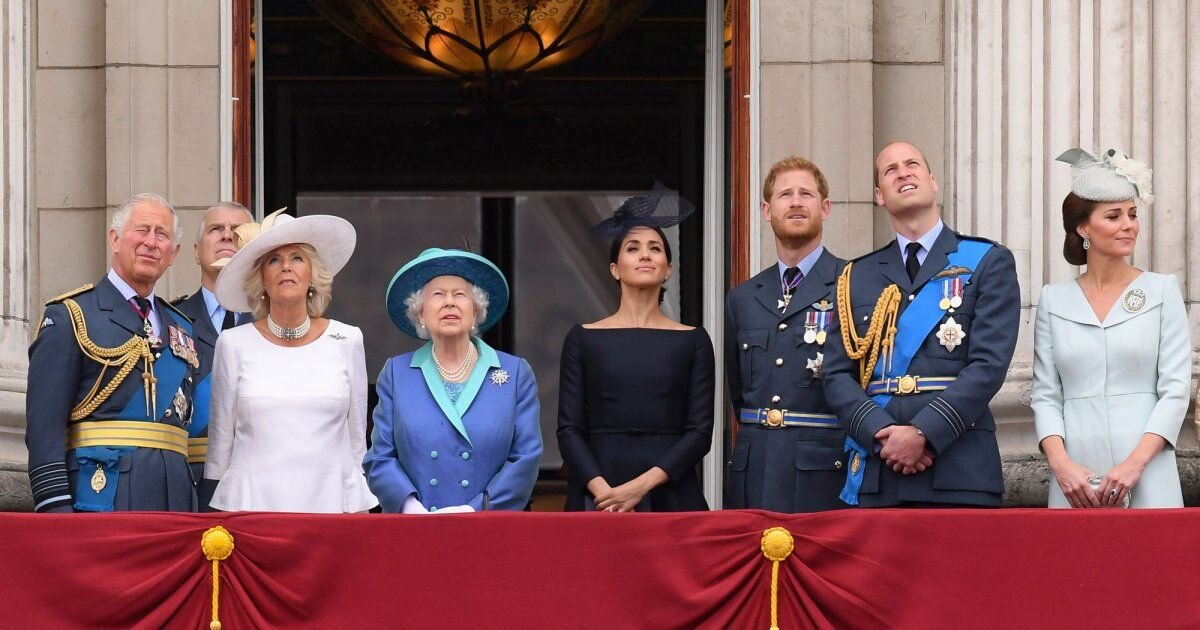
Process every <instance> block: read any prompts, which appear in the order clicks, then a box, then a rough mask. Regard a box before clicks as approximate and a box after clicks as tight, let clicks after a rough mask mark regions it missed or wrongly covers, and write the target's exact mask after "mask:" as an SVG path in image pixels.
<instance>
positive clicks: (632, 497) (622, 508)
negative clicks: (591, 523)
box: [593, 478, 649, 512]
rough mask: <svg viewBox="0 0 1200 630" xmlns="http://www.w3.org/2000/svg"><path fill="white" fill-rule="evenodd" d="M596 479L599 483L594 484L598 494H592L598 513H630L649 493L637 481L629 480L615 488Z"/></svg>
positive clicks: (600, 479)
mask: <svg viewBox="0 0 1200 630" xmlns="http://www.w3.org/2000/svg"><path fill="white" fill-rule="evenodd" d="M598 479H599V482H600V483H596V484H594V485H596V486H598V488H597V490H598V492H594V493H593V495H594V496H595V500H596V510H597V511H600V512H632V511H633V510H634V508H636V507H637V504H638V503H641V502H642V499H643V498H645V496H646V493H647V492H648V491H649V488H643V487H642V484H640V483H639V479H633V480H630V481H628V482H625V483H623V484H621V485H619V486H617V487H615V488H614V487H612V486H609V485H608V482H606V481H604V480H603V479H602V478H598Z"/></svg>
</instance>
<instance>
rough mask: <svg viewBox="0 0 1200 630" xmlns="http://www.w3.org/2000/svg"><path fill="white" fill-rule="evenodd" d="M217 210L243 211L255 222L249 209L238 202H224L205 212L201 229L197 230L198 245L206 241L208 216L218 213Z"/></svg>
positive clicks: (201, 220)
mask: <svg viewBox="0 0 1200 630" xmlns="http://www.w3.org/2000/svg"><path fill="white" fill-rule="evenodd" d="M217 210H241V211H242V212H245V213H246V216H247V217H248V218H249V219H250V220H251V221H253V220H254V213H252V212H250V209H249V208H247V207H246V206H243V205H242V204H240V203H238V202H236V201H222V202H220V203H218V204H216V205H215V206H210V207H209V208H208V210H205V211H204V216H203V217H202V218H201V219H200V229H198V230H196V244H197V245H199V244H200V241H202V240H204V232H205V231H206V230H205V229H204V228H206V227H208V215H210V214H212V213H214V212H216V211H217Z"/></svg>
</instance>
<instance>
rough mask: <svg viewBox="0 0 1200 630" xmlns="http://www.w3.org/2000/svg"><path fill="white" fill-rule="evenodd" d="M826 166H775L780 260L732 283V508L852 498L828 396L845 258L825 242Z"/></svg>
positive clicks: (787, 508) (768, 185)
mask: <svg viewBox="0 0 1200 630" xmlns="http://www.w3.org/2000/svg"><path fill="white" fill-rule="evenodd" d="M830 205H831V204H830V202H829V186H828V184H827V183H826V181H825V176H824V175H823V174H822V173H821V170H820V169H819V168H817V167H816V165H814V164H813V163H812V162H809V161H808V160H806V159H803V158H798V157H789V158H786V159H784V160H782V161H780V162H778V163H777V164H775V165H774V166H772V167H771V170H770V172H769V173H768V174H767V178H766V181H765V183H764V185H763V202H762V215H763V219H764V220H767V221H770V223H771V229H772V231H773V232H774V233H775V251H776V253H777V254H778V256H779V261H778V262H777V263H776V264H774V265H771V266H770V267H768V268H767V269H766V270H764V271H763V272H762V273H760V274H758V275H757V276H755V277H753V278H751V279H750V280H749V281H747V282H745V283H743V284H742V285H740V286H738V287H737V288H735V289H734V290H732V291H730V292H729V297H728V299H727V300H726V303H725V361H726V366H727V367H726V370H727V372H726V373H727V374H728V380H729V393H730V399H731V400H732V401H733V411H734V413H735V414H736V416H737V418H738V423H739V431H738V434H737V438H736V439H737V442H736V444H735V446H734V449H733V456H732V458H731V459H730V462H729V468H730V470H729V477H728V482H727V487H726V501H725V507H727V508H760V509H767V510H773V511H776V512H811V511H817V510H829V509H834V508H838V507H845V504H844V503H842V502H841V501H840V500H838V492H839V491H840V490H841V488H842V483H843V481H844V480H845V472H844V467H845V465H846V456H845V454H844V452H843V444H844V443H845V435H846V434H845V432H844V431H843V430H842V427H841V425H840V423H839V422H838V420H837V417H836V416H834V415H833V413H832V412H831V411H830V409H829V407H828V406H827V405H826V403H825V395H824V391H823V388H822V382H823V381H822V375H823V374H822V370H823V360H824V356H825V348H826V347H827V345H828V344H829V342H830V341H832V339H831V338H830V337H829V331H830V329H831V326H832V323H833V318H834V314H835V311H834V290H835V287H836V284H837V277H838V274H839V273H840V272H841V270H842V267H843V266H844V265H845V261H843V260H842V259H840V258H837V257H836V256H834V255H833V254H831V253H829V251H827V250H826V249H825V248H824V247H823V246H822V245H821V234H822V225H823V222H824V220H825V219H826V218H827V217H828V216H829V212H830Z"/></svg>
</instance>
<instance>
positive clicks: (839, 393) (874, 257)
mask: <svg viewBox="0 0 1200 630" xmlns="http://www.w3.org/2000/svg"><path fill="white" fill-rule="evenodd" d="M937 191H938V185H937V179H936V178H935V177H934V176H933V173H932V172H930V168H929V164H928V163H927V162H926V160H925V156H924V154H923V153H922V152H921V151H920V150H919V149H917V148H916V147H915V146H913V145H911V144H909V143H907V142H894V143H892V144H889V145H887V146H886V147H884V148H883V150H882V151H880V152H879V155H878V156H876V158H875V201H876V203H877V204H879V205H881V206H883V207H884V208H886V209H887V211H888V214H889V215H891V220H892V227H893V228H894V229H895V231H896V240H894V241H892V242H890V243H888V244H887V245H885V246H884V247H883V248H882V249H879V250H876V251H874V252H872V253H870V254H867V255H866V256H863V257H862V258H859V259H858V260H854V261H852V262H850V263H848V264H847V265H846V269H845V271H844V272H843V274H842V276H841V277H840V278H839V281H838V293H837V297H838V299H837V307H838V314H839V317H838V318H837V324H835V330H834V332H833V336H834V337H835V340H834V343H832V344H830V346H829V352H828V355H827V358H826V367H825V370H826V377H825V378H826V380H825V395H826V397H827V398H828V400H829V405H830V406H831V407H832V408H833V410H834V412H835V413H837V414H838V417H839V418H841V419H842V420H843V421H844V422H845V423H846V429H847V434H848V435H847V441H846V448H847V452H849V453H850V456H851V459H850V465H849V467H848V470H847V479H846V486H845V488H843V492H842V499H843V500H845V501H846V502H847V503H850V504H852V505H853V504H857V505H862V506H864V507H884V506H893V507H894V506H900V507H919V506H983V507H987V506H999V505H1000V504H1001V499H1002V498H1003V494H1004V479H1003V475H1002V472H1001V468H1000V451H999V448H998V447H997V444H996V421H995V419H994V418H993V417H992V414H991V412H990V411H989V410H988V403H989V401H991V399H992V397H993V396H995V395H996V392H997V391H999V389H1000V386H1001V385H1002V384H1003V383H1004V377H1005V374H1006V373H1007V371H1008V364H1009V362H1010V361H1011V360H1012V353H1013V348H1014V347H1015V346H1016V343H1017V326H1018V317H1019V314H1020V307H1021V297H1020V293H1019V292H1018V287H1017V275H1016V271H1015V265H1014V261H1013V255H1012V253H1011V252H1009V251H1008V249H1006V248H1004V247H1003V246H1001V245H999V244H997V243H994V242H992V241H989V240H986V239H981V238H977V237H973V236H965V235H962V234H957V233H955V232H954V231H953V230H950V229H949V228H947V227H946V226H945V225H944V224H943V223H942V219H941V214H940V211H939V208H938V205H937Z"/></svg>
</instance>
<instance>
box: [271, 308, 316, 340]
mask: <svg viewBox="0 0 1200 630" xmlns="http://www.w3.org/2000/svg"><path fill="white" fill-rule="evenodd" d="M311 327H312V319H311V318H309V316H308V315H305V316H304V323H303V324H300V325H299V326H296V327H295V328H286V327H284V326H280V325H279V324H276V323H275V320H273V319H271V315H270V314H268V315H267V328H268V329H269V330H270V331H271V334H272V335H275V336H276V337H279V338H280V339H283V340H284V341H291V340H293V339H300V338H301V337H303V336H304V335H307V334H308V329H309V328H311Z"/></svg>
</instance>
